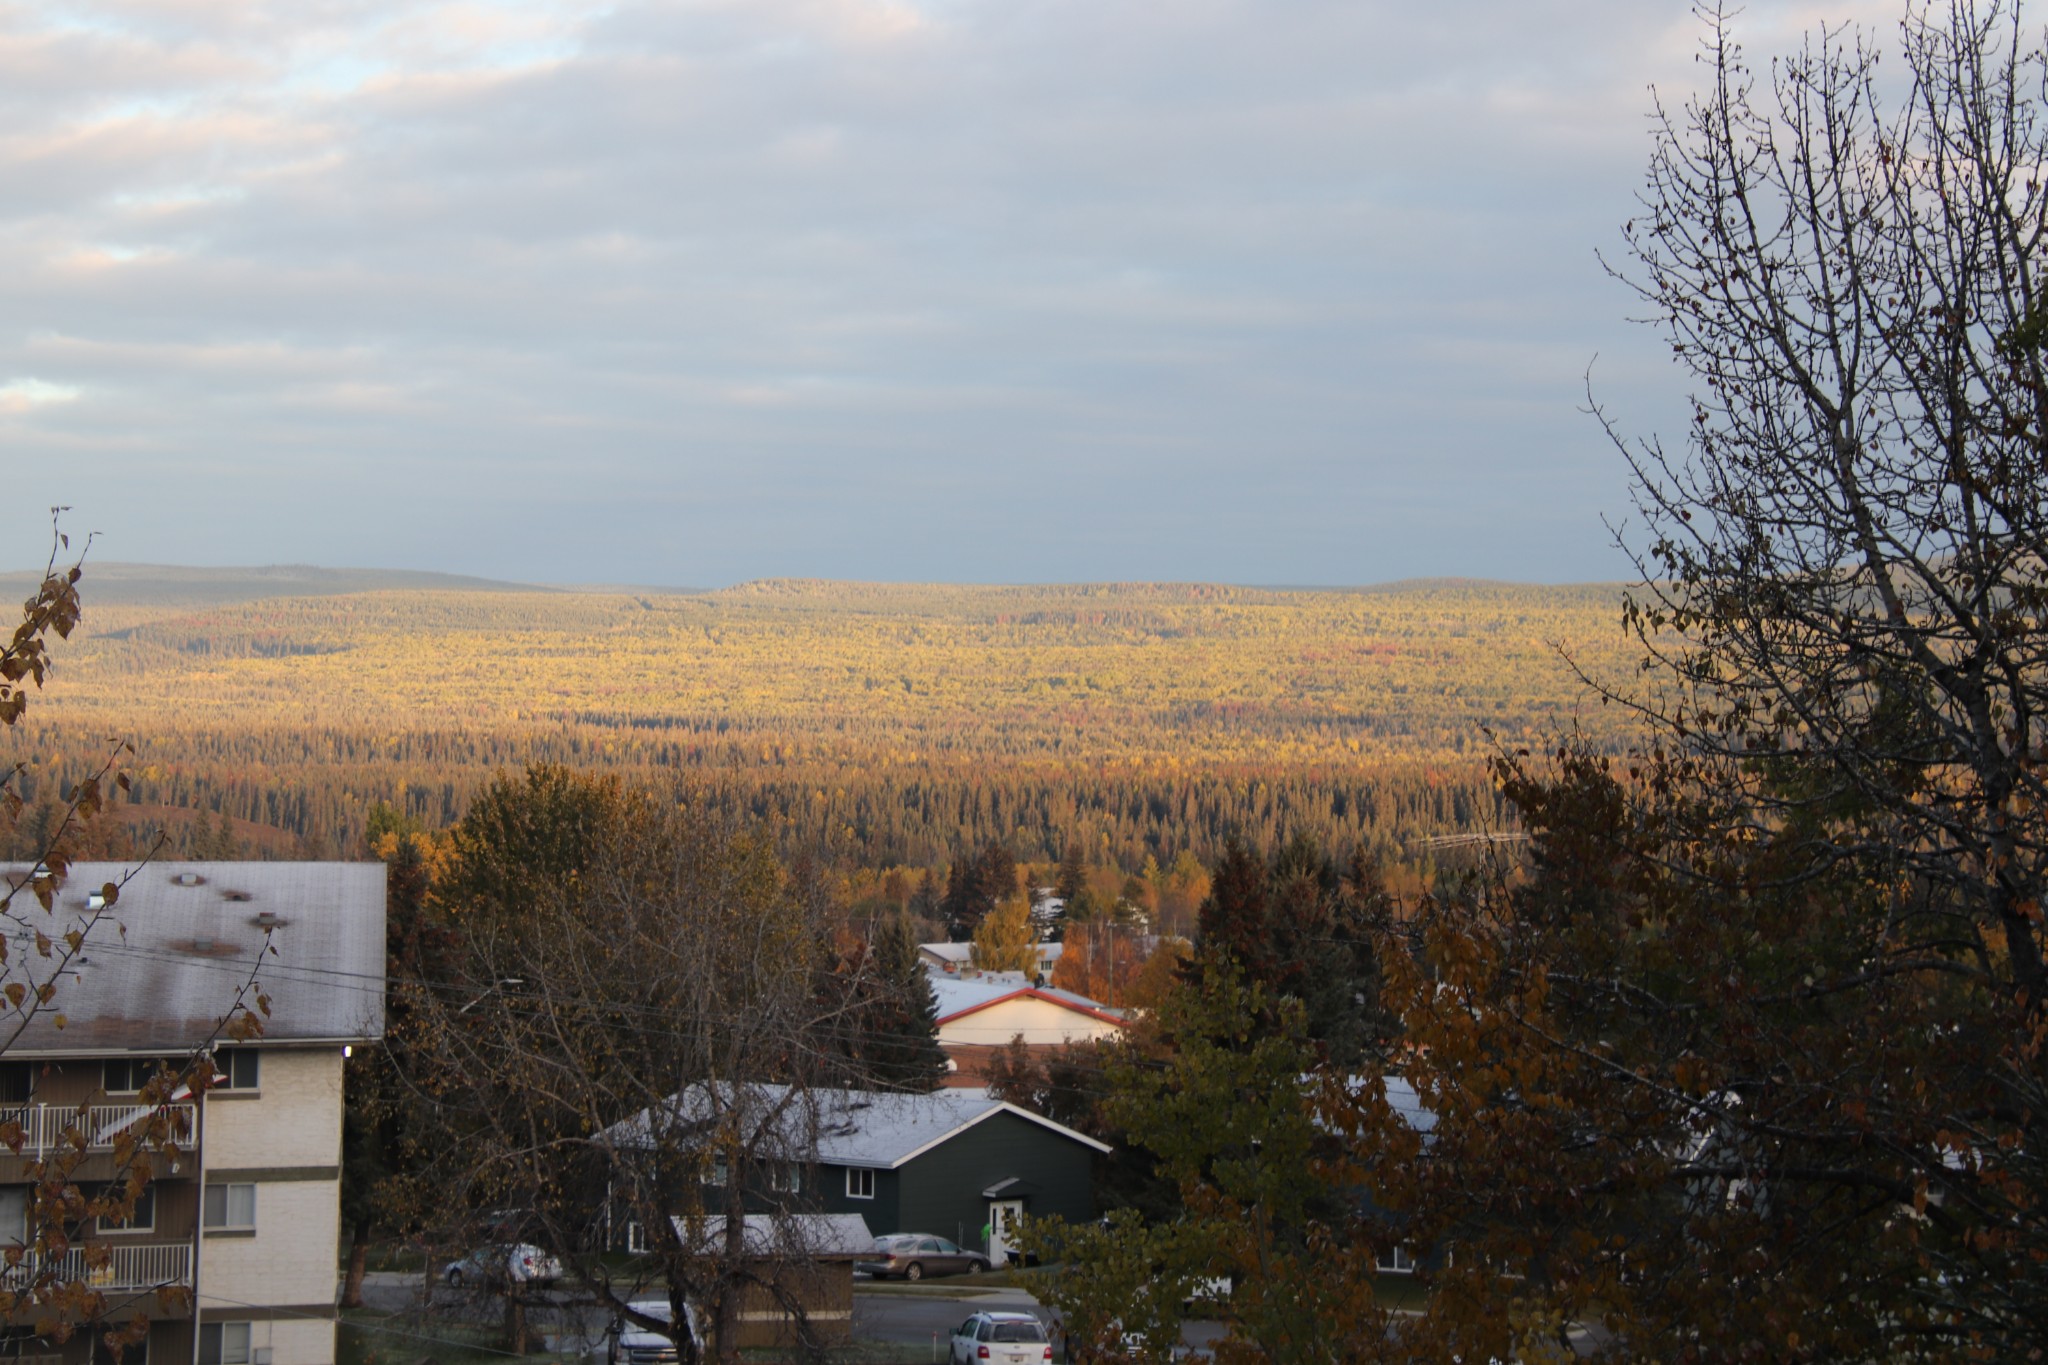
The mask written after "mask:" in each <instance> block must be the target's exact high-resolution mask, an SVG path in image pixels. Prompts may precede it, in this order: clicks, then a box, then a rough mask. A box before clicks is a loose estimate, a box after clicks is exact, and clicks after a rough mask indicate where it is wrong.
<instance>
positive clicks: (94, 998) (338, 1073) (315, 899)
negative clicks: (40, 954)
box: [0, 862, 384, 1365]
mask: <svg viewBox="0 0 2048 1365" xmlns="http://www.w3.org/2000/svg"><path fill="white" fill-rule="evenodd" d="M128 870H129V869H127V868H125V867H124V866H121V865H115V864H89V863H79V864H74V865H73V866H72V867H71V869H70V873H69V876H68V878H67V880H66V882H65V884H64V885H63V886H62V888H60V889H59V890H58V891H57V893H56V897H55V902H54V904H53V906H52V910H51V914H50V916H49V920H48V923H47V925H43V924H42V923H41V922H40V912H39V911H38V910H37V909H36V908H35V903H34V901H33V900H31V899H29V896H30V893H29V892H27V891H24V892H22V893H21V895H20V896H19V897H17V899H16V901H15V908H16V912H17V913H16V916H15V918H16V924H15V925H14V926H13V927H12V929H11V932H12V934H13V935H14V940H15V941H14V942H13V943H11V944H10V945H9V948H10V956H11V958H12V959H13V960H15V961H20V960H22V957H23V955H24V954H29V953H33V952H34V948H33V933H34V930H35V929H36V928H38V927H40V928H43V929H44V931H45V932H46V933H47V934H49V935H50V936H51V937H52V938H61V937H62V935H63V934H64V933H65V932H66V931H68V930H72V929H78V930H81V931H84V932H85V933H86V935H87V936H86V938H85V940H84V942H83V946H82V949H81V951H79V952H78V953H77V954H76V956H75V957H73V959H72V960H71V961H70V962H69V963H68V964H67V966H66V968H65V970H64V971H63V973H62V976H61V978H60V979H59V980H57V981H56V982H55V995H54V997H53V999H52V1001H51V1003H50V1005H49V1006H48V1007H47V1008H45V1009H43V1010H41V1011H39V1012H37V1013H36V1014H35V1015H34V1017H33V1018H31V1019H30V1020H29V1021H28V1023H27V1025H26V1026H25V1027H24V1028H23V1029H22V1031H21V1033H20V1034H19V1036H18V1037H16V1038H15V1039H14V1041H13V1043H12V1044H11V1045H10V1046H8V1048H7V1050H6V1053H5V1055H4V1058H0V1110H4V1114H5V1117H6V1118H7V1119H10V1120H12V1121H14V1122H18V1123H20V1125H21V1131H22V1134H23V1138H24V1141H23V1146H22V1149H21V1152H20V1154H19V1155H16V1154H14V1153H12V1152H9V1151H7V1150H6V1149H5V1148H0V1246H6V1245H9V1244H13V1245H20V1244H21V1239H22V1237H23V1234H24V1231H25V1224H26V1215H27V1209H28V1200H29V1185H28V1184H27V1180H28V1167H29V1164H30V1163H31V1162H33V1161H35V1160H37V1159H39V1158H41V1157H43V1156H45V1155H47V1154H49V1153H50V1152H51V1151H53V1150H54V1149H56V1148H57V1147H58V1145H59V1144H61V1143H64V1142H66V1141H68V1140H69V1139H68V1138H67V1136H66V1132H65V1130H66V1129H67V1127H72V1126H78V1127H80V1129H81V1131H82V1136H83V1138H84V1141H85V1143H86V1154H85V1156H84V1159H83V1161H82V1163H81V1164H80V1165H79V1167H78V1168H77V1170H76V1172H75V1177H76V1178H77V1179H78V1180H79V1181H80V1182H81V1183H82V1184H90V1183H91V1182H92V1181H93V1180H95V1179H98V1180H102V1181H104V1180H107V1179H110V1178H113V1177H114V1176H115V1174H116V1170H115V1165H114V1150H115V1146H116V1143H117V1142H118V1141H119V1140H120V1138H121V1136H122V1134H123V1133H124V1132H125V1131H127V1130H128V1129H130V1128H132V1127H133V1126H134V1125H135V1124H136V1123H137V1122H138V1121H139V1119H141V1118H142V1117H144V1116H145V1115H147V1114H149V1113H151V1112H154V1111H150V1110H144V1109H142V1108H139V1107H138V1106H137V1104H136V1102H135V1100H134V1098H133V1096H134V1095H135V1094H136V1092H137V1091H138V1090H140V1089H141V1088H142V1086H143V1085H144V1084H145V1083H146V1082H147V1080H148V1078H149V1077H150V1076H151V1075H152V1074H154V1073H155V1072H156V1071H157V1070H158V1068H159V1067H169V1068H180V1067H182V1066H183V1065H184V1064H185V1063H186V1061H187V1060H189V1059H190V1058H191V1057H193V1056H194V1055H195V1054H196V1053H199V1052H202V1051H211V1052H212V1054H213V1059H214V1065H215V1068H216V1071H217V1072H218V1074H219V1076H220V1078H221V1079H220V1081H219V1084H218V1088H216V1089H213V1090H211V1091H208V1092H207V1093H206V1094H204V1095H201V1096H197V1097H189V1098H183V1099H178V1100H176V1101H175V1102H173V1103H171V1104H168V1105H167V1106H165V1108H166V1110H167V1111H168V1113H167V1117H168V1118H169V1119H170V1120H171V1123H172V1126H173V1128H174V1130H175V1131H177V1132H179V1133H183V1134H187V1135H188V1136H185V1137H181V1138H180V1139H179V1141H178V1143H177V1146H178V1149H179V1150H178V1153H177V1155H176V1156H166V1155H161V1154H160V1155H158V1156H156V1157H154V1158H152V1159H151V1161H152V1166H151V1170H152V1180H151V1182H150V1184H149V1185H148V1187H147V1188H145V1189H144V1191H143V1193H142V1197H141V1199H140V1201H139V1202H138V1204H137V1206H136V1209H135V1212H134V1216H133V1217H131V1218H130V1219H128V1220H127V1221H126V1222H125V1223H123V1224H121V1225H120V1226H113V1227H108V1226H101V1227H92V1228H88V1229H87V1230H86V1231H85V1232H84V1233H83V1237H82V1242H81V1244H80V1245H77V1246H74V1247H73V1248H72V1249H71V1250H70V1251H68V1252H67V1253H66V1254H65V1257H64V1260H63V1262H62V1263H61V1265H60V1267H59V1272H60V1273H61V1274H63V1275H64V1276H65V1277H66V1278H75V1279H80V1280H84V1281H85V1282H87V1283H89V1284H90V1285H91V1286H92V1287H94V1288H96V1289H98V1290H100V1291H101V1292H102V1293H103V1294H104V1295H105V1298H106V1302H107V1305H108V1311H109V1313H110V1315H111V1316H113V1317H115V1318H132V1317H134V1316H136V1315H142V1316H147V1317H149V1318H150V1319H151V1325H150V1327H149V1332H148V1336H147V1338H146V1340H145V1341H144V1343H143V1344H142V1346H141V1347H140V1348H131V1349H130V1350H129V1351H128V1352H127V1354H126V1355H125V1357H124V1360H125V1361H126V1362H127V1365H333V1361H334V1358H335V1308H334V1303H335V1290H336V1287H337V1286H336V1256H335V1248H336V1247H337V1245H338V1244H339V1238H340V1203H339V1201H340V1188H341V1185H340V1180H341V1119H342V1059H343V1057H344V1056H345V1055H346V1053H347V1051H348V1049H349V1048H350V1047H351V1046H354V1045H359V1044H362V1043H366V1042H369V1041H371V1040H373V1039H376V1038H378V1037H380V1036H381V1035H382V1033H383V1028H384V868H383V865H382V864H379V863H239V862H219V863H148V864H145V865H144V866H142V867H141V868H140V869H139V870H136V871H135V872H134V875H133V876H132V877H130V878H129V879H128V880H127V881H126V883H125V885H122V886H121V888H120V893H119V896H118V898H117V901H116V904H115V905H113V906H111V907H106V908H104V909H102V907H101V906H100V900H99V892H98V890H97V888H99V887H100V886H102V885H103V884H104V883H106V882H110V881H111V882H116V883H119V882H120V881H121V879H122V878H123V876H124V875H126V873H127V872H128ZM33 872H34V869H31V868H28V867H21V866H16V867H11V868H5V869H0V875H5V876H7V877H8V879H9V881H10V883H15V884H22V883H25V882H26V881H27V880H28V879H29V878H30V877H31V876H32V875H33ZM24 905H25V906H26V907H27V908H26V909H23V908H22V907H23V906H24ZM96 914H97V915H99V916H100V919H99V922H98V923H96V924H94V923H92V920H93V918H94V916H95V915H96ZM245 992H246V994H245ZM259 992H260V993H261V994H262V995H264V996H265V997H267V1000H268V1007H269V1013H268V1015H267V1016H264V1017H263V1032H262V1035H261V1036H260V1037H258V1038H255V1039H252V1040H249V1041H246V1042H233V1043H231V1042H230V1041H229V1040H228V1039H227V1038H226V1037H225V1035H224V1034H223V1033H222V1031H221V1026H222V1023H223V1021H224V1019H225V1018H226V1016H227V1015H228V1014H229V1013H230V1011H231V1010H232V1009H233V1008H234V1007H235V1006H236V1004H237V1003H238V1000H244V999H246V1001H247V1003H248V1004H249V1005H250V1006H251V1007H252V1008H253V1007H254V1005H255V999H254V997H255V995H256V994H257V993H259ZM60 1016H61V1017H60ZM81 1106H83V1108H82V1109H81ZM81 1113H82V1114H83V1116H84V1121H83V1123H82V1125H80V1124H79V1116H80V1115H81ZM95 1244H97V1245H100V1246H104V1247H106V1248H107V1249H108V1250H109V1251H110V1253H111V1254H110V1257H109V1259H108V1261H107V1264H106V1265H105V1266H103V1267H92V1268H88V1260H89V1259H90V1258H93V1256H94V1253H93V1252H92V1250H91V1249H92V1248H93V1247H94V1246H95ZM27 1259H28V1260H29V1262H30V1264H31V1265H33V1264H34V1256H33V1253H29V1254H28V1256H27ZM19 1273H20V1272H17V1274H19ZM163 1287H174V1288H182V1289H184V1290H188V1291H190V1297H189V1298H185V1297H184V1296H173V1298H174V1299H175V1300H177V1302H178V1311H167V1306H166V1305H167V1302H170V1301H169V1300H166V1299H164V1298H160V1297H159V1296H158V1295H157V1293H156V1291H157V1290H158V1289H159V1288H163ZM186 1305H189V1306H186ZM97 1335H98V1334H97V1333H92V1332H82V1333H78V1334H76V1335H74V1337H73V1338H72V1340H70V1341H69V1342H66V1343H63V1344H62V1345H58V1344H56V1343H54V1342H51V1341H48V1340H46V1339H44V1338H40V1337H37V1336H36V1335H35V1329H34V1326H33V1324H30V1323H24V1322H17V1323H15V1324H13V1325H12V1326H11V1327H9V1328H7V1329H6V1337H7V1341H6V1354H8V1355H11V1356H14V1357H17V1358H20V1357H30V1358H36V1359H39V1360H41V1361H43V1362H46V1365H84V1363H85V1362H86V1361H87V1360H88V1358H89V1357H90V1356H91V1355H92V1353H93V1351H94V1349H95V1345H94V1342H95V1339H96V1337H97Z"/></svg>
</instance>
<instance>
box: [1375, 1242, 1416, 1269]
mask: <svg viewBox="0 0 2048 1365" xmlns="http://www.w3.org/2000/svg"><path fill="white" fill-rule="evenodd" d="M1379 1269H1380V1273H1381V1274H1383V1275H1413V1274H1414V1273H1415V1257H1414V1256H1412V1255H1410V1254H1409V1251H1408V1248H1407V1247H1395V1248H1394V1249H1393V1250H1392V1251H1389V1252H1387V1253H1386V1254H1385V1255H1383V1256H1381V1257H1380V1258H1379Z"/></svg>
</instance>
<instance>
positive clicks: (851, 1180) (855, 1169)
mask: <svg viewBox="0 0 2048 1365" xmlns="http://www.w3.org/2000/svg"><path fill="white" fill-rule="evenodd" d="M846 1197H847V1198H848V1199H873V1198H874V1197H875V1173H874V1172H873V1171H870V1170H868V1169H866V1168H865V1167H861V1166H848V1167H847V1168H846Z"/></svg>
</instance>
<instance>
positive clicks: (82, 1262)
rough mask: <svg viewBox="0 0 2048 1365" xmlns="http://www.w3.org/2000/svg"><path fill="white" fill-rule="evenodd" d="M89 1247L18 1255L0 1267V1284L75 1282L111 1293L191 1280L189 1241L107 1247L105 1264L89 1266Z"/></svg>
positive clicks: (20, 1286) (144, 1289)
mask: <svg viewBox="0 0 2048 1365" xmlns="http://www.w3.org/2000/svg"><path fill="white" fill-rule="evenodd" d="M91 1250H92V1249H91V1248H87V1247H73V1248H71V1250H69V1251H67V1252H65V1253H64V1254H63V1255H62V1256H37V1255H35V1254H33V1253H30V1254H28V1255H25V1256H23V1257H22V1258H21V1263H20V1264H19V1265H14V1266H6V1267H4V1268H0V1286H5V1287H6V1288H8V1289H21V1288H23V1287H24V1286H26V1285H28V1284H29V1283H30V1282H32V1281H33V1280H36V1279H38V1278H42V1277H48V1278H49V1279H51V1280H53V1281H61V1282H63V1283H67V1284H69V1283H77V1284H82V1285H85V1286H87V1287H88V1288H92V1289H100V1290H109V1291H114V1292H138V1293H139V1292H143V1291H146V1290H151V1289H161V1288H163V1287H165V1286H166V1285H190V1284H191V1283H192V1244H191V1243H190V1242H168V1243H158V1244H155V1245H150V1246H115V1247H109V1248H107V1250H108V1253H109V1255H108V1259H107V1263H106V1264H105V1265H98V1266H96V1265H92V1264H90V1261H91V1260H93V1259H96V1258H95V1257H93V1256H91V1255H90V1254H89V1252H90V1251H91Z"/></svg>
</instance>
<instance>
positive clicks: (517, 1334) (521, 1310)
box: [505, 1284, 527, 1356]
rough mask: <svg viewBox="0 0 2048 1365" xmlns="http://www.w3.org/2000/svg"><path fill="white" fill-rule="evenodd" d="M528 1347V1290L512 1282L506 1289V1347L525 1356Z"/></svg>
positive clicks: (515, 1353) (517, 1354)
mask: <svg viewBox="0 0 2048 1365" xmlns="http://www.w3.org/2000/svg"><path fill="white" fill-rule="evenodd" d="M526 1347H527V1341H526V1292H525V1290H523V1289H522V1288H521V1287H520V1286H519V1285H517V1284H511V1285H508V1286H506V1289H505V1349H506V1350H508V1351H510V1352H511V1353H512V1354H513V1355H516V1356H523V1355H525V1354H526Z"/></svg>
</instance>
